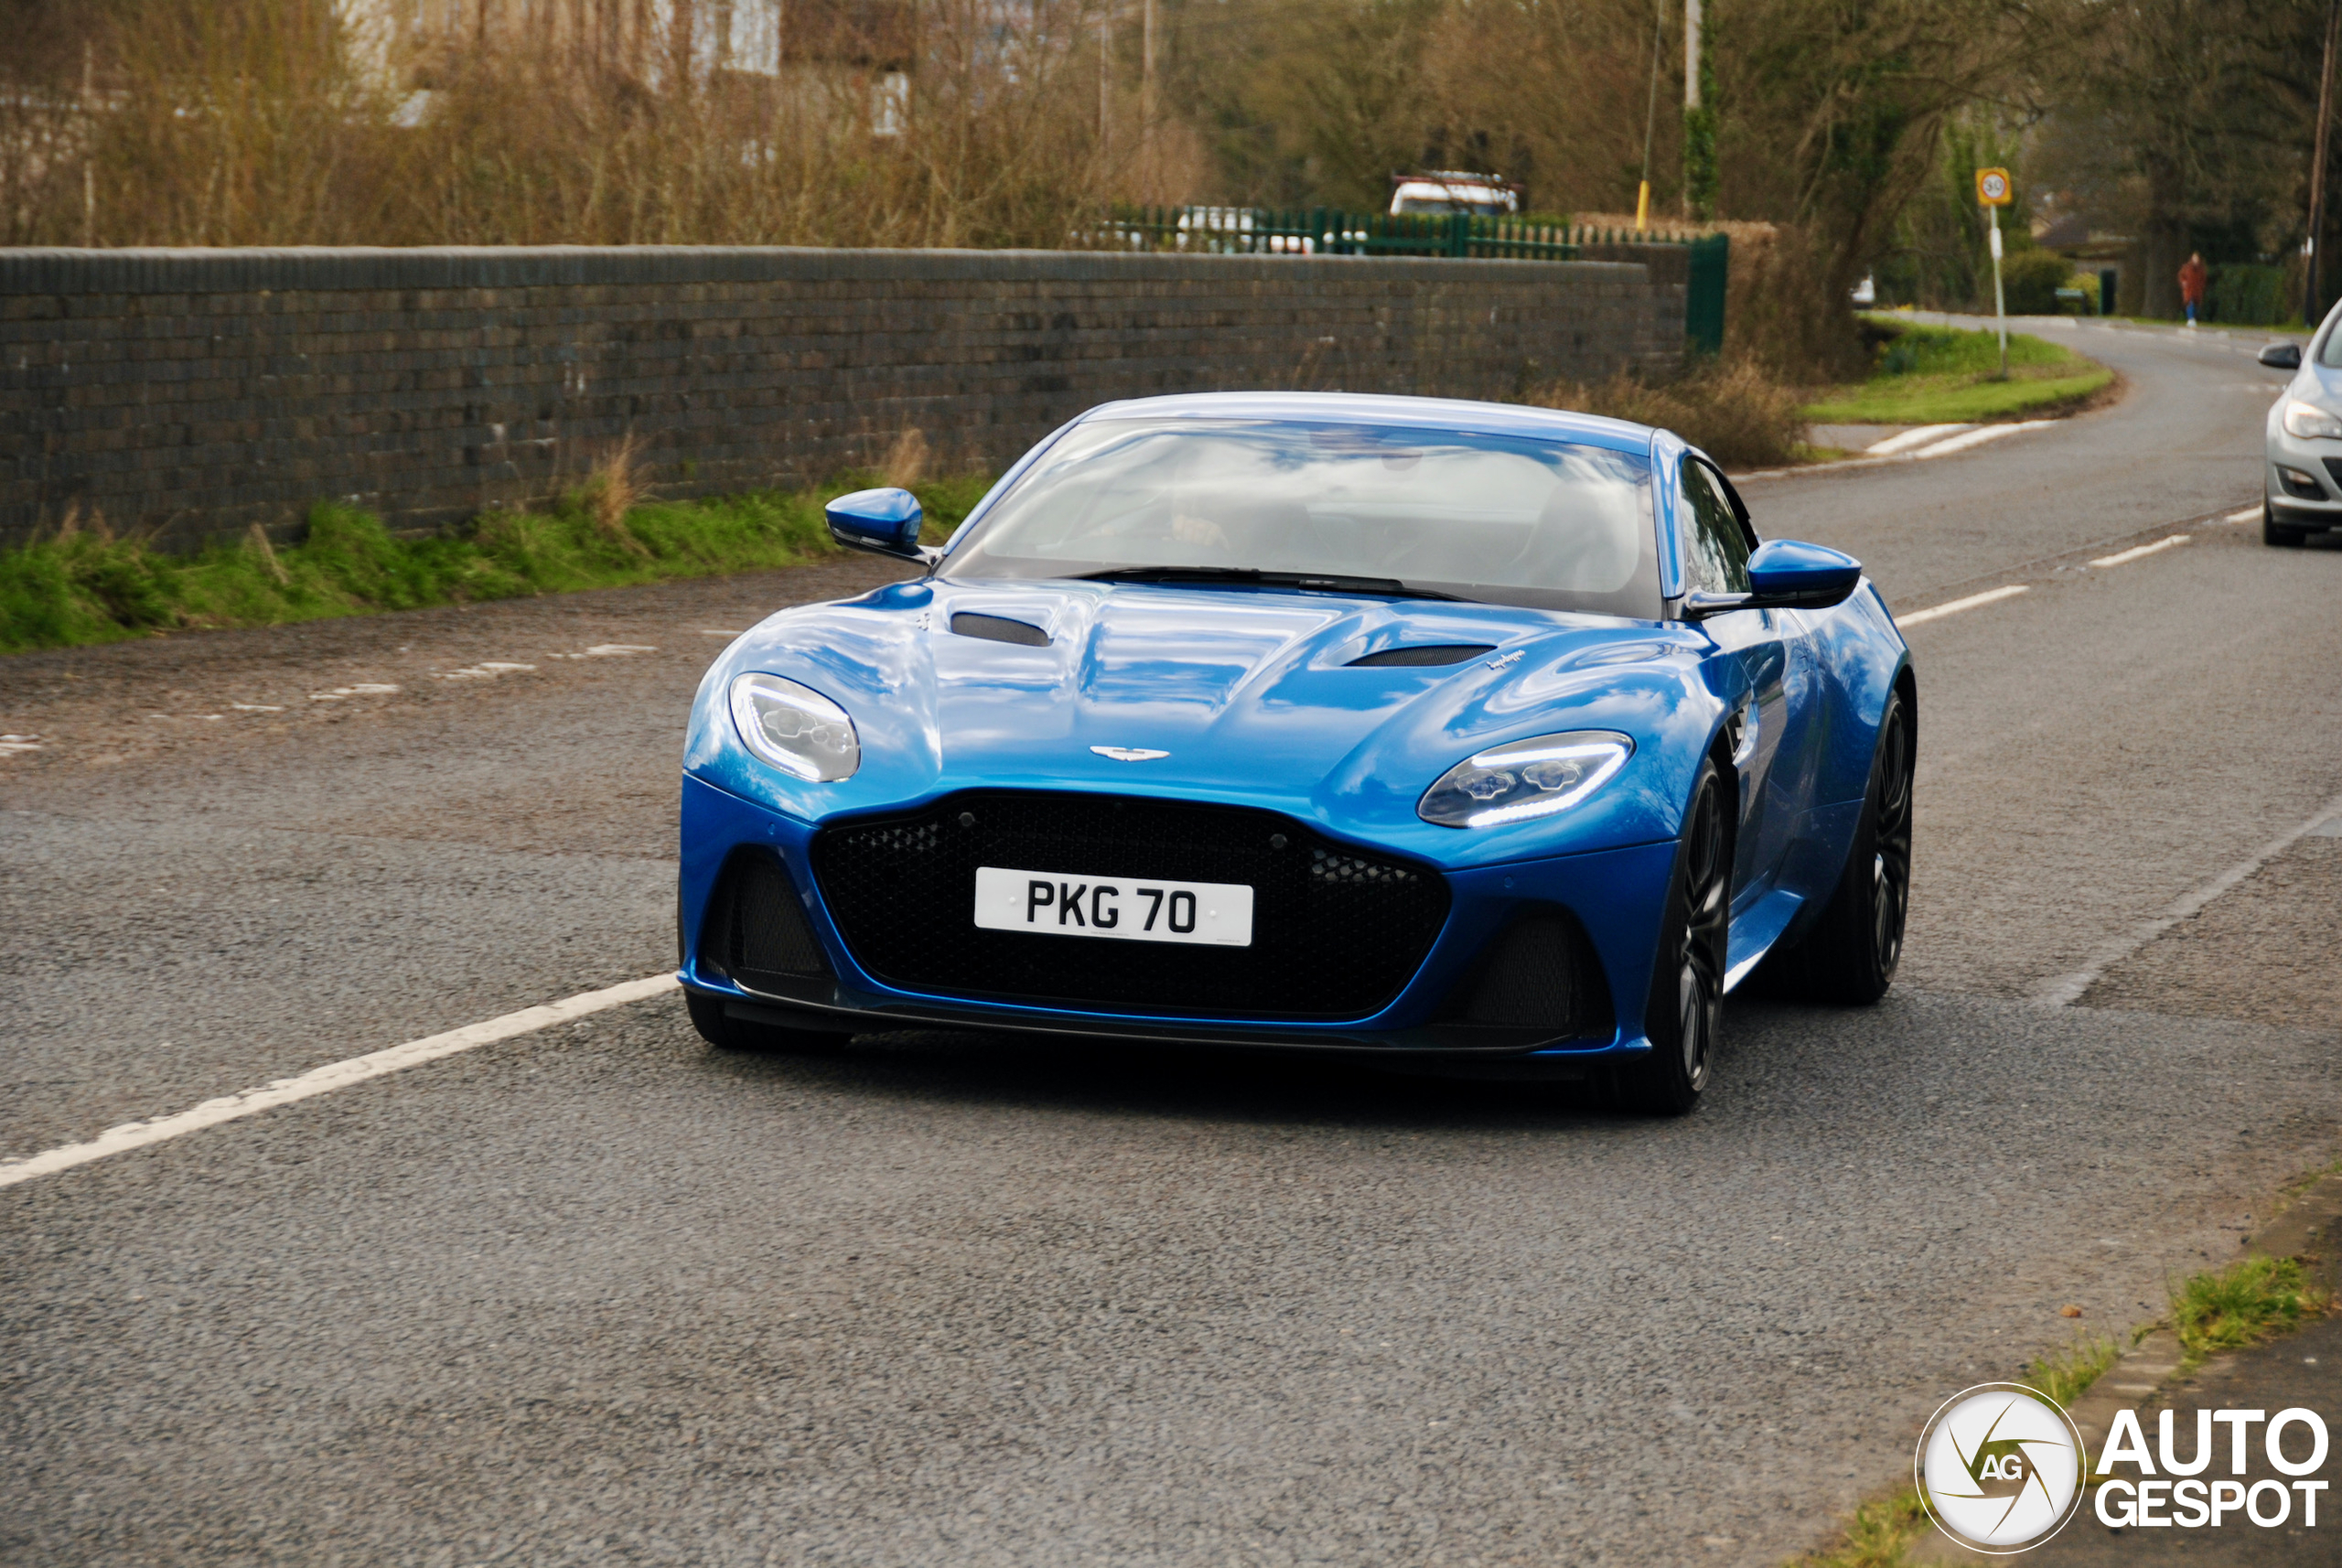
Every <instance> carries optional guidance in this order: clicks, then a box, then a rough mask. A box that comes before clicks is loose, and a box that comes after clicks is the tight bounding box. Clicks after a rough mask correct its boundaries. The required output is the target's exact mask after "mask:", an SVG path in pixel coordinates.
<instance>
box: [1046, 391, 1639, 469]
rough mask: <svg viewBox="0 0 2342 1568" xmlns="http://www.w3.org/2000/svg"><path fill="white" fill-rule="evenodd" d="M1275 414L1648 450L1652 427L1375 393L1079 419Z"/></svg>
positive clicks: (1209, 396) (1183, 397)
mask: <svg viewBox="0 0 2342 1568" xmlns="http://www.w3.org/2000/svg"><path fill="white" fill-rule="evenodd" d="M1180 418H1187V419H1277V420H1289V421H1293V422H1295V423H1296V424H1391V425H1399V426H1402V427H1405V428H1410V429H1416V430H1457V431H1466V432H1469V433H1470V434H1472V435H1514V436H1521V437H1525V438H1527V439H1529V440H1532V441H1571V442H1575V443H1577V444H1579V445H1581V446H1603V447H1607V448H1609V449H1610V450H1612V451H1614V452H1633V453H1637V454H1643V453H1648V452H1649V450H1650V442H1651V434H1652V431H1651V427H1650V426H1649V425H1647V424H1632V423H1629V422H1628V421H1627V420H1623V419H1605V418H1603V417H1602V416H1600V415H1599V414H1592V413H1570V412H1568V411H1567V410H1564V409H1558V408H1531V407H1530V406H1528V405H1527V404H1525V403H1471V402H1467V401H1466V400H1464V399H1462V398H1445V397H1391V396H1385V395H1383V394H1380V393H1375V392H1181V393H1174V394H1172V395H1170V396H1167V397H1142V398H1129V399H1126V400H1124V401H1123V402H1119V403H1101V404H1099V405H1098V406H1097V407H1096V408H1093V409H1091V410H1090V412H1089V413H1085V414H1083V415H1082V416H1081V418H1080V421H1079V422H1078V423H1081V424H1088V423H1089V422H1090V421H1091V420H1095V419H1180Z"/></svg>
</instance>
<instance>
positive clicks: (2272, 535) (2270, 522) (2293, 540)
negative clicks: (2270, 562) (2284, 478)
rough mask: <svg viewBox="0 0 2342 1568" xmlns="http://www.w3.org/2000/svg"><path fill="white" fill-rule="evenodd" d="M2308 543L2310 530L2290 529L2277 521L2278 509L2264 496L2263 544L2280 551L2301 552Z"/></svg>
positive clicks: (2262, 502) (2262, 511) (2262, 510)
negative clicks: (2273, 546) (2272, 546)
mask: <svg viewBox="0 0 2342 1568" xmlns="http://www.w3.org/2000/svg"><path fill="white" fill-rule="evenodd" d="M2307 542H2309V530H2308V529H2306V528H2288V527H2286V526H2285V525H2284V524H2283V523H2282V522H2279V521H2277V509H2276V508H2274V507H2272V506H2271V505H2270V504H2269V498H2268V497H2266V496H2263V497H2262V498H2261V543H2263V544H2273V545H2275V546H2276V547H2277V548H2278V549H2280V550H2299V549H2300V548H2302V546H2303V545H2304V544H2305V543H2307Z"/></svg>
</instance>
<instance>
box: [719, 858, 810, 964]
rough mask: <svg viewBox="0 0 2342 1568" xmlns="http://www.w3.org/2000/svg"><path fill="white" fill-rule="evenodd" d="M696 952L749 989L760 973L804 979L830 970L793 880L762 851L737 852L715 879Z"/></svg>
mask: <svg viewBox="0 0 2342 1568" xmlns="http://www.w3.org/2000/svg"><path fill="white" fill-rule="evenodd" d="M700 951H701V954H702V955H703V957H704V958H705V959H706V960H708V961H710V962H712V963H714V966H715V967H716V968H718V969H721V970H723V971H724V972H725V973H726V974H729V975H730V976H732V978H733V979H735V980H736V981H738V982H740V983H741V984H743V985H746V986H747V987H749V988H750V989H752V990H753V989H756V986H757V976H758V975H764V974H769V975H779V976H785V977H787V978H790V979H794V980H805V979H810V978H812V977H815V976H818V975H824V974H827V973H829V972H830V966H829V962H828V961H827V960H825V959H824V958H822V946H821V944H820V943H819V942H817V941H815V940H813V929H812V928H811V926H809V925H808V924H806V921H805V908H804V906H803V905H802V904H800V902H799V901H798V897H797V886H796V884H795V883H793V882H791V881H790V877H789V873H788V872H787V871H786V870H784V869H783V868H782V867H781V865H780V863H779V861H777V860H775V859H774V858H773V857H772V856H771V854H769V853H768V852H766V851H762V850H743V851H741V852H740V853H739V854H735V855H734V856H733V857H732V860H731V864H729V865H726V866H725V868H724V875H722V876H721V877H719V878H718V879H717V880H716V884H715V897H714V899H713V900H711V901H710V903H709V905H708V921H707V929H706V930H705V932H704V933H703V934H702V936H701V938H700Z"/></svg>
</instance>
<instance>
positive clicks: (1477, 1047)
mask: <svg viewBox="0 0 2342 1568" xmlns="http://www.w3.org/2000/svg"><path fill="white" fill-rule="evenodd" d="M818 831H819V825H818V824H814V823H809V822H800V821H799V820H797V819H795V818H793V817H790V816H788V815H785V814H783V813H781V812H778V811H772V810H771V809H769V808H768V807H765V806H761V805H759V804H757V803H756V802H754V801H751V800H744V799H742V798H741V797H739V796H736V795H734V794H732V793H730V792H729V791H727V790H724V789H717V788H716V787H714V786H713V785H711V784H708V783H706V782H704V780H702V779H696V778H693V777H692V776H690V775H685V776H684V778H683V781H682V870H681V875H680V883H679V903H678V923H679V928H680V929H679V940H680V943H681V947H682V961H681V968H680V970H679V972H678V978H679V979H680V980H681V981H682V983H683V984H684V985H685V986H686V987H688V988H690V989H692V990H693V991H696V992H699V993H703V994H705V995H708V996H711V997H715V998H720V999H721V1000H722V1001H723V1003H724V1004H725V1009H726V1011H727V1012H728V1013H731V1014H733V1015H736V1016H739V1017H742V1018H744V1019H747V1020H749V1021H751V1022H763V1023H771V1024H780V1025H785V1026H794V1027H799V1028H812V1029H830V1030H835V1031H839V1032H848V1033H865V1032H876V1031H880V1030H893V1029H906V1028H951V1029H979V1030H1007V1031H1013V1032H1020V1033H1027V1034H1036V1035H1050V1036H1081V1037H1087V1038H1090V1039H1095V1040H1100V1041H1109V1040H1120V1041H1126V1042H1130V1043H1133V1044H1141V1043H1151V1044H1170V1045H1184V1046H1221V1047H1227V1046H1235V1047H1264V1048H1274V1049H1280V1050H1298V1051H1306V1052H1317V1053H1335V1054H1345V1055H1355V1056H1365V1057H1370V1058H1378V1059H1384V1060H1400V1059H1405V1060H1409V1061H1413V1062H1416V1063H1445V1064H1453V1065H1458V1066H1464V1065H1467V1064H1473V1063H1479V1064H1500V1063H1508V1062H1509V1063H1513V1064H1516V1065H1535V1066H1537V1067H1538V1068H1539V1069H1541V1070H1542V1071H1544V1072H1549V1073H1550V1075H1551V1076H1554V1077H1568V1076H1572V1074H1573V1073H1574V1072H1576V1071H1580V1070H1583V1069H1585V1068H1586V1067H1588V1066H1589V1065H1595V1064H1599V1063H1600V1062H1601V1061H1602V1059H1603V1058H1609V1057H1615V1056H1623V1055H1628V1054H1633V1053H1639V1052H1642V1051H1646V1050H1649V1048H1650V1046H1649V1039H1648V1038H1647V1037H1646V1036H1645V1032H1644V1025H1643V1014H1644V1004H1645V999H1646V996H1647V994H1648V993H1649V988H1650V975H1651V966H1652V961H1653V959H1654V956H1655V954H1656V951H1657V948H1658V942H1659V933H1660V917H1661V913H1662V908H1663V904H1664V897H1665V889H1666V886H1667V880H1668V877H1669V875H1670V874H1671V870H1672V866H1673V863H1674V853H1675V846H1674V844H1673V843H1671V842H1668V843H1650V844H1638V845H1632V846H1628V847H1626V848H1618V849H1609V850H1598V851H1592V852H1588V853H1585V854H1568V855H1561V856H1555V857H1552V858H1550V859H1542V860H1533V861H1524V862H1516V863H1513V864H1510V865H1498V866H1483V867H1475V868H1472V869H1469V870H1462V871H1446V872H1443V873H1442V875H1444V876H1445V880H1446V883H1447V886H1448V889H1449V897H1450V902H1449V909H1448V914H1447V918H1446V920H1445V925H1444V926H1443V927H1442V929H1440V931H1439V934H1438V936H1437V937H1436V938H1435V939H1434V941H1433V942H1432V945H1431V948H1430V950H1429V951H1428V952H1427V953H1426V954H1425V956H1424V957H1423V961H1421V963H1420V964H1419V965H1418V966H1417V968H1416V970H1415V972H1414V973H1413V975H1412V976H1411V977H1409V979H1408V981H1407V983H1406V984H1405V985H1404V987H1403V988H1402V989H1401V990H1400V991H1399V993H1398V994H1397V995H1396V996H1395V997H1394V998H1393V999H1392V1000H1391V1002H1390V1003H1389V1004H1387V1005H1385V1006H1384V1007H1382V1008H1381V1009H1380V1011H1378V1012H1376V1013H1374V1014H1373V1015H1370V1016H1366V1017H1359V1018H1353V1019H1344V1020H1340V1021H1335V1022H1320V1021H1316V1020H1306V1021H1296V1020H1292V1019H1280V1018H1244V1017H1230V1016H1226V1015H1210V1014H1203V1013H1198V1014H1194V1015H1177V1014H1171V1013H1158V1012H1147V1013H1135V1012H1132V1011H1129V1010H1125V1009H1116V1010H1112V1011H1106V1010H1097V1009H1090V1008H1084V1007H1080V1006H1057V1005H1048V1004H1037V1003H1035V1002H1031V1001H1018V1000H994V999H987V998H983V997H977V996H969V995H959V994H944V993H927V992H920V991H915V990H908V989H904V988H902V987H899V986H896V985H892V984H888V983H886V982H884V981H881V980H879V979H878V978H877V977H876V976H874V975H872V974H871V973H870V972H868V971H866V970H865V968H864V967H863V966H862V965H861V963H860V962H859V961H857V960H856V958H855V956H854V952H853V950H851V948H850V947H849V945H848V944H847V943H846V941H845V940H843V937H842V936H841V935H840V933H839V930H838V928H837V926H836V925H835V923H834V922H833V919H832V918H831V915H830V911H829V909H828V908H827V907H826V906H825V904H824V902H823V899H822V895H821V891H820V887H819V885H818V881H817V879H816V878H815V876H814V875H813V874H812V870H811V865H812V859H811V845H812V841H813V838H814V835H815V833H816V832H818ZM1360 847H1362V848H1372V847H1373V846H1371V845H1369V844H1361V846H1360ZM743 849H750V850H755V851H759V852H768V853H769V854H772V855H774V856H776V857H777V858H778V860H779V864H780V865H781V866H782V867H783V868H784V869H785V871H786V873H787V875H788V877H789V881H790V885H791V886H792V889H793V891H794V893H795V895H796V897H797V901H798V902H799V903H800V905H801V907H802V909H803V912H804V915H805V918H806V922H807V925H808V926H809V927H810V928H811V934H812V937H813V939H814V941H815V943H816V944H817V945H818V947H819V948H820V950H821V955H822V960H823V961H825V966H826V968H827V970H828V972H827V973H826V974H822V975H818V976H816V975H786V976H784V975H778V974H772V973H766V972H758V973H757V974H756V975H755V976H754V977H753V983H744V982H743V981H742V980H741V979H739V978H737V977H736V976H735V975H733V974H731V973H729V972H726V970H725V966H724V965H723V964H722V963H721V962H719V961H716V960H715V958H714V955H713V954H712V953H711V952H710V951H709V950H707V944H708V940H709V939H710V935H711V918H710V917H711V913H712V909H711V906H712V905H713V903H714V900H715V897H716V894H717V890H718V886H719V883H720V881H721V879H722V877H723V875H724V874H725V867H726V865H729V864H730V863H732V861H733V858H734V856H735V855H736V854H738V853H739V852H741V851H742V850H743ZM1556 907H1558V908H1562V909H1564V910H1566V911H1568V912H1569V913H1570V914H1571V915H1572V916H1574V918H1575V919H1576V921H1577V922H1578V924H1579V926H1580V927H1581V928H1582V929H1583V932H1584V935H1585V939H1586V940H1587V941H1588V942H1589V943H1590V945H1591V949H1592V952H1593V955H1594V959H1595V961H1596V962H1598V964H1599V968H1600V971H1601V975H1602V979H1603V982H1604V983H1605V984H1606V987H1607V990H1608V995H1609V1020H1608V1027H1607V1028H1606V1031H1605V1032H1604V1033H1603V1034H1602V1035H1600V1036H1591V1037H1590V1036H1585V1035H1582V1034H1574V1035H1571V1036H1568V1037H1558V1038H1557V1037H1555V1036H1553V1034H1552V1031H1550V1030H1541V1029H1538V1028H1535V1027H1531V1026H1521V1025H1518V1024H1508V1025H1490V1024H1484V1023H1468V1022H1464V1021H1461V1020H1460V1019H1458V1018H1457V1017H1456V1004H1455V999H1456V995H1457V994H1458V993H1459V990H1460V989H1461V988H1462V987H1464V986H1465V985H1466V983H1467V981H1468V980H1470V979H1471V977H1473V976H1474V975H1475V972H1476V971H1475V964H1476V961H1477V960H1479V959H1480V957H1481V955H1482V953H1483V952H1484V951H1485V950H1488V948H1489V946H1490V944H1491V943H1492V942H1494V941H1496V940H1497V939H1498V938H1499V936H1500V935H1501V934H1502V933H1504V932H1505V931H1506V930H1507V929H1509V927H1510V925H1511V924H1512V922H1513V921H1514V919H1515V918H1516V917H1518V916H1520V915H1522V914H1524V913H1533V912H1536V911H1542V910H1545V909H1550V908H1556ZM1034 940H1047V941H1079V940H1084V939H1080V938H1072V937H1064V938H1058V937H1043V938H1036V939H1034ZM1100 945H1101V947H1105V946H1109V945H1110V944H1105V943H1101V944H1100Z"/></svg>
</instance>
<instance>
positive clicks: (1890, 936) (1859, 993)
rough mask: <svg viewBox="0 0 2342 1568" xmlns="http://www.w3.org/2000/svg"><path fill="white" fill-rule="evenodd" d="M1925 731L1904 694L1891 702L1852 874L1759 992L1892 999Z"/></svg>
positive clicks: (1757, 980)
mask: <svg viewBox="0 0 2342 1568" xmlns="http://www.w3.org/2000/svg"><path fill="white" fill-rule="evenodd" d="M1917 736H1918V726H1917V725H1916V724H1915V723H1914V722H1913V717H1912V708H1911V703H1910V702H1909V700H1908V699H1907V697H1906V696H1905V694H1904V693H1902V692H1900V691H1897V692H1895V693H1892V694H1890V695H1889V696H1888V697H1887V699H1886V712H1885V714H1882V715H1880V718H1879V725H1878V744H1877V746H1875V749H1874V750H1873V751H1872V753H1871V765H1870V789H1869V790H1868V792H1867V793H1866V794H1865V795H1864V799H1863V814H1862V818H1861V820H1860V821H1859V822H1856V823H1855V826H1854V842H1853V848H1852V849H1851V850H1850V851H1849V853H1848V854H1847V856H1846V868H1845V870H1844V871H1843V872H1842V873H1841V874H1840V875H1839V878H1838V886H1837V889H1836V891H1834V892H1833V893H1832V895H1831V897H1830V902H1829V904H1828V905H1827V906H1826V907H1825V908H1823V909H1822V911H1821V917H1820V918H1818V919H1816V920H1815V921H1814V923H1813V928H1812V929H1810V930H1809V931H1807V932H1806V933H1805V934H1804V935H1803V936H1802V937H1800V938H1799V939H1798V940H1797V942H1796V944H1795V945H1794V946H1791V947H1789V948H1786V949H1781V950H1776V951H1774V952H1773V953H1771V954H1769V955H1767V958H1766V960H1765V963H1764V967H1763V968H1761V969H1760V970H1758V971H1757V972H1756V974H1754V975H1752V976H1750V977H1749V978H1750V981H1751V989H1752V991H1753V992H1755V993H1757V994H1761V995H1767V996H1780V997H1788V998H1793V999H1796V1000H1799V1001H1807V1002H1838V1003H1851V1004H1854V1005H1856V1006H1867V1005H1869V1004H1871V1003H1874V1002H1875V1001H1877V1000H1878V999H1879V998H1880V997H1882V996H1884V995H1885V994H1886V988H1887V987H1888V986H1890V985H1892V984H1893V983H1895V970H1896V965H1897V964H1899V963H1900V962H1901V961H1902V959H1903V929H1904V925H1905V922H1906V921H1907V920H1908V918H1910V913H1911V815H1912V812H1911V781H1912V773H1913V768H1914V766H1915V761H1916V756H1917V752H1918V746H1917Z"/></svg>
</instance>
